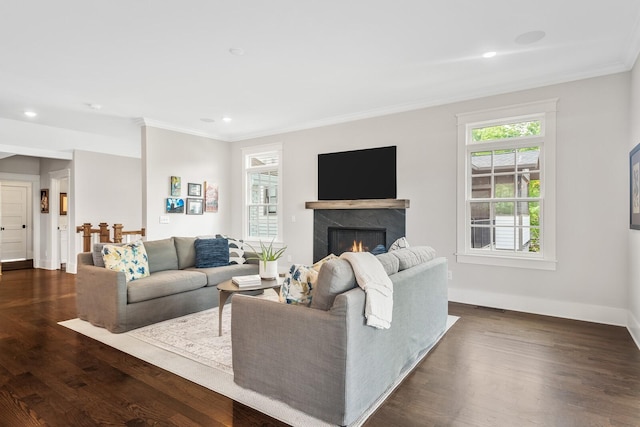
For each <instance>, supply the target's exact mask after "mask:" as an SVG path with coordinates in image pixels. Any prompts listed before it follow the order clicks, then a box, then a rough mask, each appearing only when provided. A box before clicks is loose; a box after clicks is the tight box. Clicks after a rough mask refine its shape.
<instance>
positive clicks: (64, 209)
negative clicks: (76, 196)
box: [60, 193, 68, 215]
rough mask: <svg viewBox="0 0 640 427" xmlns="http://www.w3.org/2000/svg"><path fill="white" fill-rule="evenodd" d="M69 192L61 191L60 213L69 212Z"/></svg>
mask: <svg viewBox="0 0 640 427" xmlns="http://www.w3.org/2000/svg"><path fill="white" fill-rule="evenodd" d="M67 203H68V199H67V193H60V215H66V214H67Z"/></svg>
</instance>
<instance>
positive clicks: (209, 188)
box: [204, 182, 218, 213]
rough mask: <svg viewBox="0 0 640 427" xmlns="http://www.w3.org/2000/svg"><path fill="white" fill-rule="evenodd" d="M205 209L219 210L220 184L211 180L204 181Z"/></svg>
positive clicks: (206, 210) (207, 210) (209, 210)
mask: <svg viewBox="0 0 640 427" xmlns="http://www.w3.org/2000/svg"><path fill="white" fill-rule="evenodd" d="M204 211H205V212H212V213H216V212H218V185H217V184H212V183H210V182H205V183H204Z"/></svg>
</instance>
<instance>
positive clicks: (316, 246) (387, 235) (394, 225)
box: [308, 202, 406, 262]
mask: <svg viewBox="0 0 640 427" xmlns="http://www.w3.org/2000/svg"><path fill="white" fill-rule="evenodd" d="M308 203H309V202H308ZM311 203H315V202H311ZM319 203H321V205H320V206H319V207H314V206H313V204H311V205H309V208H310V209H314V211H313V262H316V261H319V260H321V259H322V258H324V257H325V256H327V255H329V254H331V253H333V254H335V255H340V254H341V253H342V252H345V251H347V252H350V251H351V245H352V244H353V240H354V238H355V236H353V235H352V236H350V237H349V236H347V237H345V239H347V240H350V241H349V242H348V243H349V245H348V246H349V247H348V248H346V249H343V248H342V247H339V246H334V245H333V244H332V247H331V249H330V248H329V245H330V240H331V230H335V229H342V230H344V231H345V232H346V231H347V230H351V232H352V233H354V234H355V232H356V231H357V232H358V236H360V234H361V233H362V232H363V231H364V230H365V229H366V230H369V231H371V232H373V231H375V232H377V233H380V234H378V235H377V236H376V237H375V239H376V240H374V241H370V240H369V237H366V239H367V242H363V246H367V247H368V248H369V249H368V251H371V250H372V249H373V248H375V247H376V246H377V245H378V244H381V245H384V247H385V248H388V247H389V246H391V244H392V243H393V242H394V241H395V240H397V239H399V238H400V237H404V236H406V232H405V227H406V226H405V220H406V210H405V209H404V207H403V208H400V209H396V208H393V207H392V208H386V207H385V208H373V209H370V208H369V207H370V206H369V205H367V207H366V208H357V209H345V208H344V207H343V206H340V205H338V207H337V208H334V209H331V207H335V206H334V205H335V204H332V205H330V206H326V205H325V203H324V202H319ZM345 203H347V202H345ZM348 205H349V207H353V206H352V205H353V202H349V203H348ZM326 207H329V209H325V208H326ZM345 229H346V230H345ZM377 233H376V234H377ZM377 239H380V240H379V241H378V240H377ZM358 240H362V239H360V238H359V239H358Z"/></svg>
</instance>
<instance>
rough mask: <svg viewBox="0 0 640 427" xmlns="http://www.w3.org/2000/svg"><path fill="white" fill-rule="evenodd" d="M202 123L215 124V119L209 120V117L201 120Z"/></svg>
mask: <svg viewBox="0 0 640 427" xmlns="http://www.w3.org/2000/svg"><path fill="white" fill-rule="evenodd" d="M200 121H201V122H205V123H213V122H215V120H214V119H209V118H207V117H204V118H202V119H200Z"/></svg>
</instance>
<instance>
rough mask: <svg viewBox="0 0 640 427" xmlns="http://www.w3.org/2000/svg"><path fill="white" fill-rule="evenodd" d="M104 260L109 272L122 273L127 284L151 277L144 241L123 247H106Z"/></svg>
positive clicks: (103, 250) (104, 247)
mask: <svg viewBox="0 0 640 427" xmlns="http://www.w3.org/2000/svg"><path fill="white" fill-rule="evenodd" d="M102 259H103V260H104V266H105V267H106V268H108V269H109V270H115V271H122V272H123V273H124V275H125V278H126V281H127V282H130V281H132V280H136V279H141V278H143V277H147V276H148V275H149V259H148V258H147V251H146V250H145V248H144V244H143V243H142V240H138V241H136V242H133V243H129V244H126V245H122V246H115V245H104V246H103V247H102Z"/></svg>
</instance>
